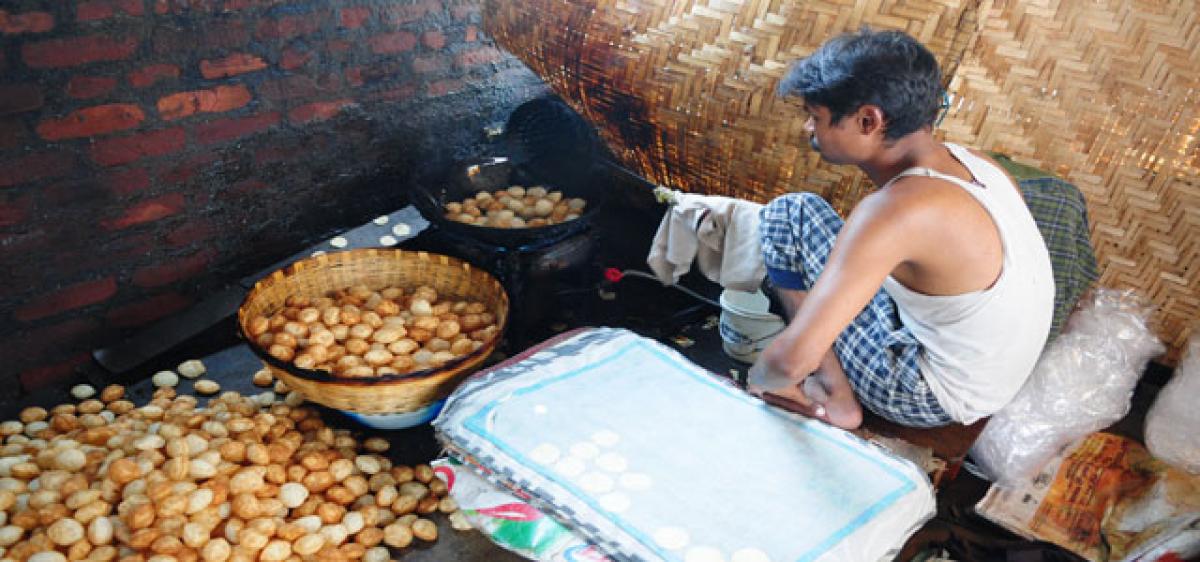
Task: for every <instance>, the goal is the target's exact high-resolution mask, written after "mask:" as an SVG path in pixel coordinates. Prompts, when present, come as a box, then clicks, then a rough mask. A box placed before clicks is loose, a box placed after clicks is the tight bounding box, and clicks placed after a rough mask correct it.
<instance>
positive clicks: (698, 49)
mask: <svg viewBox="0 0 1200 562" xmlns="http://www.w3.org/2000/svg"><path fill="white" fill-rule="evenodd" d="M976 3H977V2H976V1H974V0H942V1H938V0H932V1H931V0H918V1H910V2H904V3H892V2H890V3H888V4H891V5H889V6H887V7H881V6H878V5H875V4H874V3H872V4H867V5H865V7H864V8H861V9H848V8H847V5H846V3H845V2H839V1H837V0H832V1H831V0H823V1H816V2H813V1H803V0H680V1H671V0H526V1H522V2H510V1H505V0H493V1H491V2H488V3H487V4H486V6H485V9H484V22H485V26H486V27H487V30H488V32H489V33H490V34H491V35H492V36H493V37H495V38H496V41H497V42H498V43H499V44H500V45H502V46H503V47H505V48H507V49H508V50H510V51H512V52H513V53H515V54H516V55H517V56H518V57H519V58H521V59H522V60H523V61H524V62H525V63H526V64H528V65H529V66H530V67H531V68H533V70H534V71H535V72H537V73H538V74H539V75H540V76H542V77H543V78H544V79H545V80H546V81H547V82H548V83H550V85H551V86H552V87H553V88H554V90H555V91H556V92H557V93H558V94H559V95H561V96H562V97H563V98H564V99H566V100H567V101H568V102H570V103H571V104H572V105H573V106H574V107H575V109H576V110H577V111H579V112H580V113H581V114H583V115H584V116H585V117H587V118H588V119H589V120H590V121H591V122H592V123H596V124H598V125H599V126H600V127H599V128H600V130H601V134H602V136H603V137H604V138H605V140H606V141H607V143H608V145H609V147H610V148H611V149H612V150H613V151H614V153H616V155H617V156H618V158H620V159H621V160H622V161H623V162H624V164H625V165H626V166H627V167H629V168H630V169H633V170H636V171H639V172H640V173H642V174H643V175H644V176H645V177H647V178H650V179H652V180H654V181H657V182H659V183H662V184H666V185H671V186H675V187H679V188H682V189H687V190H693V191H702V192H705V193H712V194H724V195H738V196H741V197H748V198H752V199H758V200H764V201H765V200H768V199H770V198H771V197H773V196H775V195H777V194H779V193H783V192H786V191H790V190H794V189H797V188H800V187H803V188H805V189H809V190H813V191H819V192H821V193H822V194H823V195H825V196H826V197H827V198H828V199H830V200H831V201H833V202H834V204H835V206H838V207H839V208H840V210H843V211H845V210H848V209H849V206H850V205H852V204H853V202H855V201H857V200H858V199H859V198H860V197H861V195H862V192H863V190H864V189H867V188H868V187H869V185H868V184H867V183H866V181H865V179H864V178H863V177H862V175H861V174H858V173H857V172H856V171H854V170H850V169H845V168H834V167H832V166H829V165H827V164H824V163H821V162H820V161H819V158H818V156H817V155H816V154H815V153H813V152H812V151H811V150H810V149H809V148H808V140H807V136H806V135H805V134H804V131H803V124H804V123H803V121H802V120H801V118H800V113H799V112H798V111H797V110H796V108H794V107H787V105H788V103H787V102H785V101H784V100H781V99H779V98H778V97H777V96H776V95H775V87H776V85H777V84H778V83H779V79H780V78H781V77H782V75H783V73H784V71H785V70H786V69H787V65H788V63H789V62H791V61H792V60H794V59H796V58H797V57H800V56H804V55H807V54H809V53H811V52H812V51H813V50H815V49H816V48H817V46H818V45H820V44H821V43H822V42H823V41H824V40H825V39H827V38H828V37H830V36H832V35H834V34H836V33H839V32H842V31H847V30H852V29H857V28H859V27H860V26H862V25H864V24H868V25H871V26H873V27H880V28H884V27H886V28H899V29H904V30H906V31H908V32H909V33H911V34H912V35H914V36H916V37H918V38H919V39H920V40H921V41H923V42H925V44H927V45H928V46H929V47H930V49H931V50H933V52H934V53H935V54H936V55H937V56H938V59H939V62H941V63H942V65H943V68H950V69H953V68H954V66H955V65H956V64H957V61H958V60H959V59H960V58H961V57H962V56H963V53H964V51H965V49H966V47H967V44H968V42H969V40H970V39H971V36H972V34H971V33H963V32H961V31H960V28H961V27H963V22H964V21H968V22H969V21H974V12H975V9H976V8H975V4H976ZM969 27H973V26H969Z"/></svg>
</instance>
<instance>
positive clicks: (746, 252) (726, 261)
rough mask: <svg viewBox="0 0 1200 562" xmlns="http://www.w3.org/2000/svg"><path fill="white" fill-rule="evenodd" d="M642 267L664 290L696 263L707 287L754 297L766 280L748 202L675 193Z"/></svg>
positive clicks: (752, 205) (755, 212)
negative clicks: (708, 283)
mask: <svg viewBox="0 0 1200 562" xmlns="http://www.w3.org/2000/svg"><path fill="white" fill-rule="evenodd" d="M672 199H673V200H674V201H675V204H674V205H672V206H671V208H670V209H669V210H668V211H667V213H666V214H665V215H664V216H663V219H662V222H661V223H659V225H658V232H657V233H656V234H655V235H654V241H653V242H652V243H651V245H650V254H649V256H647V257H646V263H647V264H648V265H649V266H650V269H651V270H652V271H653V272H654V274H655V275H656V276H657V277H658V279H659V280H660V281H662V282H663V284H665V285H674V284H675V283H677V282H679V278H680V277H683V275H684V274H686V273H687V272H688V271H689V270H690V269H691V268H692V263H693V262H695V263H696V265H697V266H698V267H699V268H700V272H701V273H703V274H704V276H705V277H707V278H708V279H709V280H710V281H713V282H715V283H717V284H719V285H721V286H722V287H725V288H727V289H736V290H739V291H755V290H758V288H759V287H760V286H762V281H763V279H764V278H765V277H766V276H767V269H766V266H765V265H764V264H763V258H762V251H761V250H760V248H759V241H758V212H759V210H760V209H762V205H760V204H758V203H754V202H752V201H746V200H742V199H733V198H730V197H719V196H714V195H695V194H690V193H675V194H673V195H672Z"/></svg>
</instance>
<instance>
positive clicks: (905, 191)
mask: <svg viewBox="0 0 1200 562" xmlns="http://www.w3.org/2000/svg"><path fill="white" fill-rule="evenodd" d="M959 191H961V190H958V189H956V188H955V187H954V186H952V185H950V184H947V183H946V182H944V181H940V180H937V179H934V178H929V177H925V176H905V177H902V178H900V179H898V180H896V181H894V182H892V183H891V184H889V185H888V186H887V187H886V188H884V189H879V190H876V191H873V192H871V193H870V194H868V195H867V196H866V197H864V198H863V199H862V201H861V202H860V203H859V204H858V206H856V207H855V209H854V213H852V214H851V216H853V215H854V214H856V213H860V211H861V214H862V215H863V217H862V218H863V219H870V220H872V221H879V220H892V221H903V222H907V221H911V220H920V219H927V218H936V217H937V216H939V215H941V214H942V213H943V212H945V211H947V210H949V209H952V208H953V207H954V206H955V205H957V204H961V201H960V198H959V195H960V193H958V192H959Z"/></svg>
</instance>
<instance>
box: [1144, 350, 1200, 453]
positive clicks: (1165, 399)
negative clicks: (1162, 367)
mask: <svg viewBox="0 0 1200 562" xmlns="http://www.w3.org/2000/svg"><path fill="white" fill-rule="evenodd" d="M1194 334H1195V335H1193V336H1192V338H1191V340H1189V341H1188V349H1187V354H1186V355H1184V358H1183V361H1181V362H1180V363H1179V367H1178V368H1176V369H1175V375H1174V376H1173V377H1171V382H1168V383H1167V386H1165V387H1163V389H1162V390H1161V391H1159V393H1158V398H1156V399H1155V400H1154V405H1153V406H1151V407H1150V411H1149V412H1148V413H1147V414H1146V448H1148V449H1150V453H1151V454H1153V455H1154V456H1156V457H1158V458H1160V459H1162V460H1164V461H1166V462H1168V463H1170V464H1172V465H1175V466H1177V467H1179V468H1181V469H1183V470H1186V471H1188V472H1190V473H1192V474H1200V433H1197V432H1196V428H1197V427H1200V410H1198V409H1197V408H1196V406H1195V403H1196V396H1200V332H1194Z"/></svg>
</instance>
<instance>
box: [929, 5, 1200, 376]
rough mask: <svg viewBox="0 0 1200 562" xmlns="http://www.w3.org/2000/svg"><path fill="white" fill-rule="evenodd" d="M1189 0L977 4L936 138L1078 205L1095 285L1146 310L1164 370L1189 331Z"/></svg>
mask: <svg viewBox="0 0 1200 562" xmlns="http://www.w3.org/2000/svg"><path fill="white" fill-rule="evenodd" d="M1196 6H1197V5H1196V3H1195V0H1182V1H1176V2H1140V1H1134V0H1111V1H1106V2H1092V1H1087V2H1083V1H1049V2H1045V1H1043V2H1034V1H1014V2H995V4H994V5H984V6H982V7H981V17H980V20H981V22H982V25H981V29H980V31H979V33H978V34H977V35H976V37H975V39H974V40H973V43H974V44H973V45H972V47H971V49H970V50H969V52H968V55H967V56H966V57H965V58H964V59H963V61H962V63H961V64H960V65H959V67H958V69H957V72H956V73H955V75H954V78H953V80H952V83H951V88H950V89H951V92H952V94H953V95H954V96H955V98H956V100H955V103H954V104H953V106H952V109H951V112H950V115H949V116H948V117H947V118H946V120H945V121H944V122H943V123H942V129H943V130H944V131H945V133H946V136H947V137H948V138H949V139H951V140H955V141H958V142H962V143H964V144H968V145H973V146H978V147H981V148H987V149H994V150H999V151H1001V152H1005V153H1008V154H1011V155H1013V156H1014V158H1015V159H1017V160H1020V161H1022V162H1024V163H1027V164H1032V165H1034V166H1037V167H1040V168H1042V169H1045V170H1051V171H1054V172H1057V173H1058V174H1059V175H1062V176H1063V177H1065V178H1067V179H1068V180H1069V181H1071V182H1072V183H1074V184H1075V185H1077V186H1079V188H1080V189H1081V190H1082V191H1083V193H1084V195H1085V196H1086V197H1087V199H1088V207H1089V208H1088V212H1089V220H1090V221H1091V226H1092V243H1093V245H1094V246H1095V249H1096V254H1097V259H1098V260H1099V263H1100V267H1101V279H1100V283H1101V284H1103V285H1105V286H1111V287H1122V288H1135V289H1138V290H1139V291H1141V292H1142V293H1143V294H1145V295H1147V296H1149V297H1150V298H1151V299H1152V300H1153V301H1154V302H1155V303H1156V304H1157V305H1158V307H1159V314H1158V316H1157V320H1158V324H1159V325H1158V326H1156V328H1157V331H1158V333H1159V335H1160V336H1161V337H1162V338H1163V339H1164V340H1165V341H1166V342H1167V343H1168V345H1169V347H1170V349H1171V351H1170V355H1169V357H1168V358H1167V360H1166V362H1168V363H1170V364H1175V362H1176V361H1177V360H1178V358H1179V353H1180V352H1181V351H1182V350H1183V348H1184V344H1185V342H1186V340H1187V337H1188V335H1189V333H1190V332H1191V331H1192V330H1194V329H1196V322H1197V321H1198V320H1200V20H1198V18H1200V13H1198V11H1197V9H1196Z"/></svg>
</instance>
